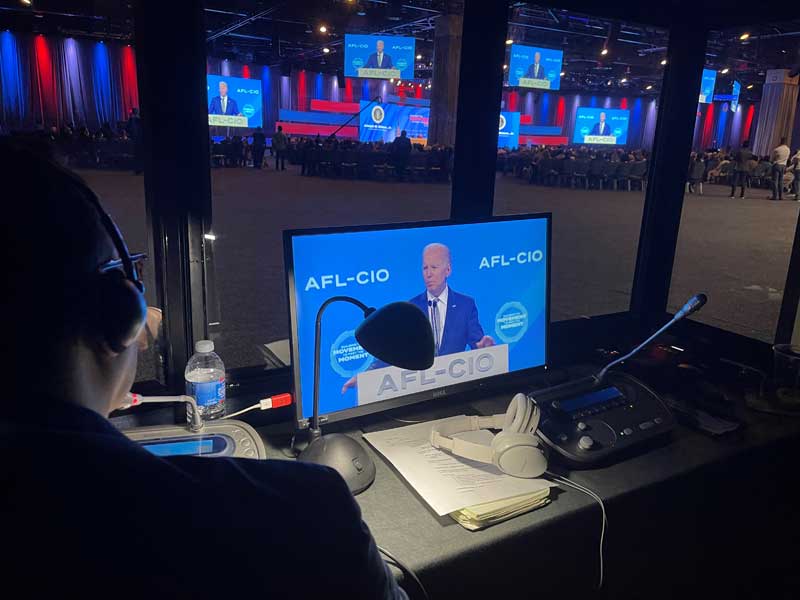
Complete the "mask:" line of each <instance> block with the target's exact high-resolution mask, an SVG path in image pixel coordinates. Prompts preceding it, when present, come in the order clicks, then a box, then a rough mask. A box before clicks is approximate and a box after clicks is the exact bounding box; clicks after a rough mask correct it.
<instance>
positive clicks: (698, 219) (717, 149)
mask: <svg viewBox="0 0 800 600" xmlns="http://www.w3.org/2000/svg"><path fill="white" fill-rule="evenodd" d="M798 34H800V21H797V20H794V21H783V22H775V23H769V24H763V25H758V26H752V27H738V28H736V29H728V30H725V31H712V32H711V33H710V35H709V38H708V43H707V46H706V61H705V68H704V69H703V75H702V80H701V81H700V82H699V83H698V88H699V99H698V104H697V119H696V121H695V128H694V138H693V141H692V153H691V156H690V157H688V160H687V173H686V178H687V183H686V194H685V196H684V202H683V212H682V216H681V227H680V233H679V236H678V246H677V253H676V256H675V266H674V269H673V273H672V284H671V288H670V295H669V309H670V310H671V311H676V310H678V308H680V306H681V304H682V303H683V299H684V297H686V296H689V295H691V294H692V293H695V292H696V291H697V290H703V291H705V292H706V293H707V294H708V298H709V301H708V305H707V306H706V307H705V309H704V310H703V311H702V312H701V313H697V314H696V315H695V316H694V317H692V318H694V319H697V320H698V321H701V322H704V323H708V324H710V325H714V326H716V327H720V328H722V329H726V330H729V331H733V332H735V333H738V334H741V335H745V336H748V337H752V338H756V339H759V340H762V341H764V342H769V343H771V342H773V341H774V339H775V331H776V326H777V323H778V314H779V312H780V307H781V301H782V299H783V288H784V285H785V283H786V273H787V270H788V265H789V256H790V254H791V250H792V241H793V239H794V234H795V228H796V225H797V216H798V202H797V198H798V196H797V193H798V185H800V120H799V119H798V111H797V97H798V77H797V67H796V65H797V63H798V46H797V35H798Z"/></svg>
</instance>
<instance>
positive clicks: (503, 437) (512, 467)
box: [492, 432, 547, 479]
mask: <svg viewBox="0 0 800 600" xmlns="http://www.w3.org/2000/svg"><path fill="white" fill-rule="evenodd" d="M492 462H493V463H494V465H495V466H496V467H497V468H498V469H500V470H501V471H502V472H503V473H505V474H506V475H511V476H512V477H524V478H529V479H530V478H533V477H539V475H541V474H542V473H544V472H545V471H546V470H547V458H546V457H545V455H544V452H542V450H541V448H540V447H539V440H538V439H537V438H536V437H535V436H533V435H531V434H529V433H511V432H501V433H498V434H497V435H496V436H494V439H492Z"/></svg>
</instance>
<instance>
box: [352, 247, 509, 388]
mask: <svg viewBox="0 0 800 600" xmlns="http://www.w3.org/2000/svg"><path fill="white" fill-rule="evenodd" d="M452 272H453V265H452V261H451V258H450V248H448V247H447V246H445V245H444V244H439V243H433V244H428V245H427V246H425V248H424V249H423V251H422V281H423V283H424V284H425V291H424V292H422V293H421V294H419V295H418V296H414V297H413V298H411V300H409V302H411V304H414V305H415V306H417V307H418V308H419V309H420V310H421V311H422V312H423V313H425V315H426V316H427V317H428V321H430V324H431V329H432V330H433V341H434V344H435V347H436V356H443V355H445V354H455V353H457V352H463V351H464V350H467V349H472V350H474V349H476V348H488V347H489V346H494V345H495V342H494V339H493V338H492V337H491V336H488V335H486V334H484V332H483V327H481V324H480V321H479V320H478V307H477V306H476V305H475V300H474V299H473V298H472V297H471V296H467V295H465V294H459V293H458V292H456V291H455V290H453V289H451V288H450V286H449V285H448V283H447V278H448V277H450V274H451V273H452ZM385 366H387V365H386V364H384V363H381V362H379V361H375V362H374V363H372V365H371V366H370V368H371V369H380V368H382V367H385ZM356 379H357V375H354V376H353V377H351V378H350V379H348V380H347V382H346V383H345V384H344V385H343V386H342V394H344V393H345V392H346V391H347V390H348V389H350V388H352V387H355V386H356Z"/></svg>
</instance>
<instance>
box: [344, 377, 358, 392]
mask: <svg viewBox="0 0 800 600" xmlns="http://www.w3.org/2000/svg"><path fill="white" fill-rule="evenodd" d="M356 377H357V376H356V375H353V376H352V377H351V378H350V379H348V380H347V381H345V382H344V385H343V386H342V396H344V394H345V392H347V390H349V389H350V388H354V387H356V384H357V381H356Z"/></svg>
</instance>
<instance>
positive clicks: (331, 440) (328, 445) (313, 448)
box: [297, 433, 375, 496]
mask: <svg viewBox="0 0 800 600" xmlns="http://www.w3.org/2000/svg"><path fill="white" fill-rule="evenodd" d="M297 460H300V461H302V462H307V463H314V464H317V465H324V466H326V467H330V468H332V469H333V470H335V471H336V472H337V473H339V475H341V476H342V479H344V481H345V483H346V484H347V487H348V489H349V490H350V493H352V494H353V495H354V496H356V495H358V494H360V493H361V492H363V491H364V490H366V489H367V488H368V487H369V486H370V485H372V482H373V481H375V462H374V461H373V460H372V457H371V456H370V455H369V454H368V453H367V451H366V449H365V448H364V446H362V445H361V444H360V443H358V442H357V441H356V440H354V439H353V438H351V437H349V436H347V435H344V434H342V433H331V434H329V435H323V436H322V437H320V438H317V439H315V440H313V441H312V442H311V443H310V444H309V445H308V447H307V448H306V449H305V450H303V451H302V452H301V453H300V456H298V457H297Z"/></svg>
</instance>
